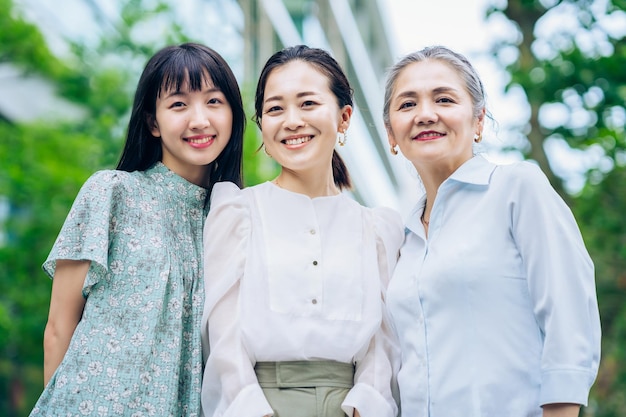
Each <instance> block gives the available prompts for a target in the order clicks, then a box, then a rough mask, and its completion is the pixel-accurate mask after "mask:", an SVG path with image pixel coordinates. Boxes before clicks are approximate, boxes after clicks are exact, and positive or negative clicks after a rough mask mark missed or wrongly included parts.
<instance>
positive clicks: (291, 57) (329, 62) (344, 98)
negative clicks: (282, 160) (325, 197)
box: [254, 45, 353, 190]
mask: <svg viewBox="0 0 626 417" xmlns="http://www.w3.org/2000/svg"><path fill="white" fill-rule="evenodd" d="M295 60H300V61H304V62H307V63H310V64H311V65H313V66H314V67H315V68H317V69H318V70H319V71H320V72H321V73H322V74H324V75H325V76H326V78H328V84H329V87H330V91H332V93H333V94H334V95H335V97H336V98H337V104H338V105H339V107H340V108H343V106H345V105H349V106H353V98H352V96H353V90H352V87H351V86H350V82H349V81H348V77H346V74H345V73H344V72H343V70H342V69H341V66H340V65H339V63H338V62H337V61H336V60H335V58H333V57H332V56H331V55H330V54H329V53H328V52H326V51H325V50H323V49H319V48H310V47H308V46H306V45H296V46H290V47H287V48H284V49H282V50H280V51H278V52H276V53H275V54H274V55H272V56H271V57H270V58H269V59H268V60H267V62H266V63H265V66H264V67H263V70H262V71H261V75H260V76H259V82H258V83H257V87H256V94H255V97H254V110H255V115H254V121H255V122H256V124H257V126H259V128H261V117H262V116H263V100H264V98H265V85H266V84H267V79H268V78H269V76H270V74H271V72H272V71H273V70H275V69H276V68H279V67H281V66H283V65H285V64H287V63H289V62H291V61H295ZM332 165H333V179H334V181H335V185H336V186H337V187H339V189H340V190H341V189H345V188H348V189H349V188H352V181H351V180H350V174H349V172H348V168H347V167H346V164H345V163H344V162H343V159H341V156H339V154H338V153H337V151H336V150H333V160H332Z"/></svg>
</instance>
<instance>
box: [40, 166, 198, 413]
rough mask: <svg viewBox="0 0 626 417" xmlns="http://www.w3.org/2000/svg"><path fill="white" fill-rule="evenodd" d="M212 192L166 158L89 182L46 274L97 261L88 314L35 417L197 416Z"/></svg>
mask: <svg viewBox="0 0 626 417" xmlns="http://www.w3.org/2000/svg"><path fill="white" fill-rule="evenodd" d="M206 195H207V190H206V189H204V188H202V187H199V186H197V185H194V184H191V183H189V182H187V181H186V180H185V179H183V178H181V177H179V176H178V175H176V174H174V173H173V172H171V171H170V170H168V168H167V167H165V165H163V164H162V163H160V162H159V163H157V164H156V165H154V166H153V167H152V168H150V169H148V170H146V171H136V172H132V173H129V172H124V171H100V172H97V173H95V174H94V175H93V176H92V177H91V178H90V179H89V180H88V181H87V182H86V183H85V185H84V186H83V187H82V189H81V191H80V193H79V194H78V197H77V198H76V201H75V202H74V205H73V207H72V209H71V211H70V213H69V215H68V216H67V219H66V221H65V224H64V225H63V228H62V230H61V232H60V234H59V237H58V238H57V241H56V243H55V244H54V247H53V248H52V251H51V253H50V255H49V256H48V259H47V260H46V262H45V263H44V265H43V268H44V270H45V271H46V272H47V273H48V274H49V275H50V276H53V274H54V269H55V265H56V260H57V259H73V260H80V259H87V260H90V261H91V266H90V269H89V272H88V274H87V278H86V279H85V283H84V286H83V295H84V297H85V298H86V303H85V309H84V313H83V317H82V319H81V321H80V323H79V324H78V327H77V328H76V331H75V332H74V336H73V337H72V340H71V343H70V346H69V348H68V351H67V353H66V355H65V357H64V359H63V361H62V363H61V364H60V366H59V367H58V369H57V370H56V372H55V374H54V375H53V377H52V379H51V380H50V382H49V383H48V385H47V386H46V388H45V389H44V391H43V393H42V395H41V397H40V398H39V401H38V402H37V404H36V406H35V408H34V409H33V411H32V413H31V416H99V417H100V416H134V417H139V416H175V417H181V416H197V415H199V414H200V389H201V377H202V347H201V341H200V321H201V319H202V310H203V304H204V281H203V277H202V230H203V225H204V220H205V218H206V214H207V208H208V204H205V200H206Z"/></svg>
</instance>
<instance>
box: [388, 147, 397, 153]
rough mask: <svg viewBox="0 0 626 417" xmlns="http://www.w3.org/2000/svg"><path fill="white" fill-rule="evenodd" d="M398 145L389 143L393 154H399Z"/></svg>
mask: <svg viewBox="0 0 626 417" xmlns="http://www.w3.org/2000/svg"><path fill="white" fill-rule="evenodd" d="M396 146H397V145H389V151H391V154H392V155H397V154H398V150H397V149H396Z"/></svg>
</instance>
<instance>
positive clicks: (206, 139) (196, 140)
mask: <svg viewBox="0 0 626 417" xmlns="http://www.w3.org/2000/svg"><path fill="white" fill-rule="evenodd" d="M185 140H186V141H187V142H189V143H193V144H195V145H204V144H205V143H209V142H210V141H212V140H213V136H203V137H201V138H185Z"/></svg>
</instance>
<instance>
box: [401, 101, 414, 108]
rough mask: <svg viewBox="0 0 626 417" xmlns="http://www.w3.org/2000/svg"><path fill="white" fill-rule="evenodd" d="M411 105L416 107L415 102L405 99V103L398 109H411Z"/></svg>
mask: <svg viewBox="0 0 626 417" xmlns="http://www.w3.org/2000/svg"><path fill="white" fill-rule="evenodd" d="M411 107H415V102H413V101H405V102H404V103H401V104H400V107H398V110H404V109H410V108H411Z"/></svg>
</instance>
